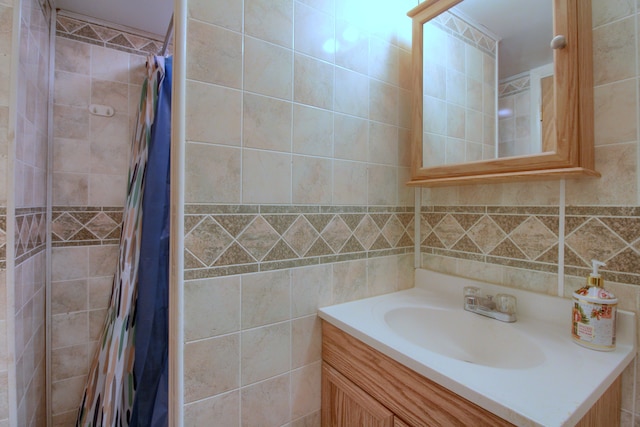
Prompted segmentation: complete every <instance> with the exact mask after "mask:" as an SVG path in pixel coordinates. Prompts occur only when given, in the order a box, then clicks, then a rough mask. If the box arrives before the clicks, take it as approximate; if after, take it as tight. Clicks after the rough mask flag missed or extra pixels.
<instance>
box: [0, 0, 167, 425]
mask: <svg viewBox="0 0 640 427" xmlns="http://www.w3.org/2000/svg"><path fill="white" fill-rule="evenodd" d="M0 21H1V22H2V25H1V27H0V28H1V30H0V49H1V52H0V76H1V77H2V78H1V79H0V81H1V83H0V85H2V87H1V88H0V150H1V155H0V174H2V177H3V178H2V179H1V182H0V228H1V230H0V234H1V241H0V244H1V255H0V258H1V259H0V301H1V302H0V425H16V426H44V425H51V426H72V425H75V424H76V419H77V416H78V409H79V408H80V404H81V402H82V400H83V393H84V391H85V387H86V385H87V378H88V376H89V375H90V374H91V372H92V370H97V371H102V370H103V365H101V366H100V368H99V369H97V368H96V367H95V363H94V362H93V359H94V356H95V355H96V352H97V350H98V349H100V348H101V347H104V342H105V340H104V339H103V338H104V334H103V330H104V329H105V318H106V317H107V316H109V317H117V316H116V314H114V311H113V309H110V306H112V305H113V304H112V303H111V295H112V288H113V282H114V274H115V272H116V269H117V266H118V264H119V258H121V257H120V256H119V253H120V252H121V251H120V250H119V246H120V245H119V242H120V238H121V233H122V229H123V226H124V227H125V228H126V227H127V226H126V221H125V222H124V225H123V220H126V217H127V213H126V212H127V209H125V200H126V196H127V191H128V183H129V181H131V179H130V175H131V174H132V169H131V167H132V166H135V164H134V165H130V158H131V152H132V140H134V139H135V138H134V137H135V136H136V132H137V131H136V129H140V128H141V127H142V128H143V130H142V131H140V130H139V131H138V133H141V135H142V136H141V138H140V140H142V141H144V142H145V146H146V143H147V141H149V142H151V141H152V138H151V135H150V133H151V132H150V131H151V129H150V128H149V129H146V130H145V129H144V127H145V124H144V120H145V119H147V120H148V119H149V114H148V113H147V114H146V116H145V114H142V116H143V117H142V119H143V124H142V126H141V125H139V124H138V123H137V119H138V112H139V110H140V105H141V104H144V103H141V93H142V91H143V82H144V81H145V78H146V77H148V76H150V75H151V74H152V73H151V72H150V71H148V70H149V69H150V68H153V69H154V70H155V69H157V68H158V64H157V63H156V64H152V65H151V67H150V66H149V64H147V61H148V58H150V57H149V55H159V54H161V53H162V51H163V45H164V42H165V40H164V39H163V36H158V35H155V34H153V33H150V32H145V31H143V30H135V29H131V28H129V27H124V26H120V25H116V24H111V23H110V22H106V21H100V20H97V19H94V18H88V17H85V16H82V15H76V14H73V13H70V12H66V11H65V10H57V11H56V10H55V3H53V2H49V1H48V0H16V1H0ZM164 25H165V28H167V25H169V22H165V24H164ZM167 36H169V34H168V33H167ZM157 59H158V60H160V62H162V64H160V65H162V68H163V70H164V69H165V68H164V66H165V64H164V61H163V59H164V58H163V57H162V56H159V57H157ZM154 83H156V85H157V83H159V82H158V81H151V82H150V84H149V86H150V88H149V90H151V89H154V90H155V89H156V88H151V87H152V86H153V85H154ZM166 97H167V94H166V91H165V98H166ZM143 100H144V97H143ZM151 101H152V102H158V101H160V102H163V101H162V98H161V99H160V100H158V94H157V92H156V93H155V95H154V96H151ZM165 101H166V100H165ZM168 103H169V104H170V83H169V94H168ZM143 113H144V112H143ZM162 115H164V117H162V120H164V122H165V123H166V128H164V129H162V130H158V132H157V133H163V134H164V135H165V136H166V138H167V142H166V147H167V150H166V152H165V153H162V155H163V156H164V157H165V163H166V165H165V166H164V169H166V171H165V177H164V178H161V179H154V181H157V182H159V183H160V184H161V185H162V186H163V188H164V189H165V190H166V194H167V195H168V179H167V178H168V177H167V176H166V175H167V173H168V159H169V157H168V156H169V152H168V143H169V142H168V141H169V129H170V110H169V112H167V113H162ZM151 118H152V115H151ZM148 124H150V123H147V125H148ZM146 133H148V134H149V135H148V138H147V135H146ZM155 146H159V144H156V145H155ZM138 148H140V147H138ZM139 151H145V153H144V154H145V156H146V157H145V161H147V160H148V162H147V166H149V165H150V164H152V163H153V162H154V161H155V162H156V163H157V160H153V159H152V158H151V156H157V155H159V153H157V152H156V153H155V154H154V152H153V150H148V147H147V149H145V150H139ZM156 151H157V148H156ZM155 168H156V170H157V169H158V166H157V165H156V166H155ZM134 169H135V168H134ZM160 173H162V171H160ZM5 177H6V178H5ZM156 191H157V189H156ZM134 196H135V197H138V195H137V194H135V195H134ZM135 197H134V198H135ZM163 197H164V196H163ZM163 197H160V198H159V199H157V200H160V201H161V202H162V201H163V200H164V198H163ZM135 202H137V201H135V200H134V203H132V204H133V205H135V204H136V203H135ZM167 205H168V203H167ZM158 209H160V212H162V209H163V207H162V206H160V207H158V206H150V207H149V211H150V212H155V211H158ZM130 216H132V215H130ZM156 216H159V217H160V218H162V214H161V213H160V214H158V215H156ZM148 217H149V218H151V215H149V216H148ZM153 227H155V228H156V229H157V228H158V225H157V224H156V225H154V226H148V227H147V228H148V229H152V228H153ZM162 231H165V232H166V234H167V238H168V230H162V227H160V232H162ZM133 233H134V235H135V233H136V232H135V231H134V232H133ZM138 233H139V231H138ZM142 237H143V238H142V244H143V245H144V236H142ZM130 240H131V239H127V243H130ZM134 240H140V236H138V239H134ZM139 244H140V243H139V242H138V241H136V242H135V243H134V244H133V246H134V248H133V249H134V250H135V246H137V245H139ZM147 245H148V246H152V245H150V244H149V243H147ZM125 246H132V245H130V244H128V245H125ZM155 246H156V247H159V245H158V244H155ZM160 246H161V245H160ZM129 251H131V248H129ZM141 262H144V260H141ZM127 274H129V271H128V270H126V271H125V272H124V273H123V274H122V276H126V275H127ZM147 276H153V274H152V273H150V270H149V269H148V268H147ZM48 278H49V280H47V279H48ZM153 279H155V276H154V277H153ZM47 282H48V283H47ZM120 282H122V281H120ZM141 292H142V291H141ZM116 294H119V293H118V292H116ZM116 299H117V298H116ZM121 303H122V302H121V301H120V300H119V299H118V301H117V304H121ZM146 318H147V319H149V316H146ZM137 319H138V322H139V323H144V316H142V318H141V317H140V316H139V317H138V318H137ZM128 320H130V319H129V318H128V317H127V321H128ZM117 327H119V328H120V325H118V326H117ZM127 329H129V328H127ZM145 335H148V336H151V335H150V334H145ZM165 335H166V331H165ZM151 353H153V352H150V354H151ZM155 353H157V352H155ZM141 360H143V359H142V358H141ZM147 360H148V359H147ZM137 368H138V367H137ZM124 369H125V371H127V370H128V371H131V369H130V367H127V363H125V368H124ZM147 369H148V367H147ZM139 371H140V372H143V371H144V370H143V369H142V368H140V369H139ZM47 377H48V378H47ZM125 378H126V376H125ZM96 382H99V381H96ZM165 382H166V381H165ZM89 388H91V387H89ZM165 392H166V387H165ZM89 394H90V393H89ZM96 395H99V393H96ZM165 398H166V395H165ZM102 400H104V397H102ZM87 406H89V405H88V404H87ZM165 411H166V408H165ZM127 416H130V415H127Z"/></svg>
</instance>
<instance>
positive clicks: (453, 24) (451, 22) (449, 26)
mask: <svg viewBox="0 0 640 427" xmlns="http://www.w3.org/2000/svg"><path fill="white" fill-rule="evenodd" d="M429 22H430V23H433V24H434V25H435V26H437V27H438V28H440V29H441V30H443V31H445V32H447V33H449V34H451V35H453V36H455V37H457V38H459V39H461V40H463V41H465V42H466V43H469V44H470V45H472V46H475V47H477V48H478V49H480V50H482V51H483V52H485V53H486V54H488V55H489V56H491V57H492V58H495V57H496V47H497V42H496V41H495V40H494V39H493V38H491V37H490V36H488V35H487V34H484V33H483V32H482V31H480V30H479V29H478V28H476V27H475V26H474V25H473V24H470V23H468V22H467V21H465V20H464V19H462V18H460V17H459V16H456V15H455V14H453V13H451V12H444V13H441V14H440V15H438V16H436V17H435V18H433V19H432V20H431V21H429Z"/></svg>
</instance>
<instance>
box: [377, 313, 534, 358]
mask: <svg viewBox="0 0 640 427" xmlns="http://www.w3.org/2000/svg"><path fill="white" fill-rule="evenodd" d="M384 320H385V322H386V323H387V325H388V326H389V327H390V328H391V330H393V331H394V332H395V333H397V334H398V335H399V336H401V337H402V338H404V339H406V340H408V341H410V342H412V343H413V344H416V345H418V346H420V347H423V348H425V349H427V350H429V351H433V352H435V353H438V354H441V355H443V356H447V357H451V358H454V359H457V360H461V361H463V362H468V363H475V364H478V365H484V366H491V367H494V368H502V369H525V368H531V367H534V366H537V365H540V364H541V363H543V362H544V360H545V356H544V353H543V352H542V350H541V349H540V348H539V347H538V345H536V344H535V343H534V342H532V341H531V340H530V339H528V338H527V337H526V336H525V335H524V334H522V333H521V332H519V331H518V330H516V329H515V328H514V327H513V325H512V324H509V323H503V322H499V321H497V320H494V319H489V318H486V317H482V316H480V315H478V314H474V313H469V312H467V311H463V310H446V309H444V310H441V309H437V308H432V307H400V308H395V309H392V310H390V311H388V312H387V313H386V314H385V315H384Z"/></svg>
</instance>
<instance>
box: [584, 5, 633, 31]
mask: <svg viewBox="0 0 640 427" xmlns="http://www.w3.org/2000/svg"><path fill="white" fill-rule="evenodd" d="M633 3H634V1H633V0H613V1H612V0H593V1H592V3H591V9H592V15H593V26H594V27H598V26H600V25H604V24H607V23H609V22H612V21H616V20H618V19H620V18H624V17H626V16H629V15H631V14H632V13H633V12H634V11H635V5H634V4H633Z"/></svg>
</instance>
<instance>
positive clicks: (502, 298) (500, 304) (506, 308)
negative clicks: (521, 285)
mask: <svg viewBox="0 0 640 427" xmlns="http://www.w3.org/2000/svg"><path fill="white" fill-rule="evenodd" d="M495 303H496V309H497V310H498V311H499V312H501V313H506V314H515V313H516V307H517V299H516V297H515V296H513V295H510V294H497V295H496V299H495Z"/></svg>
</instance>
